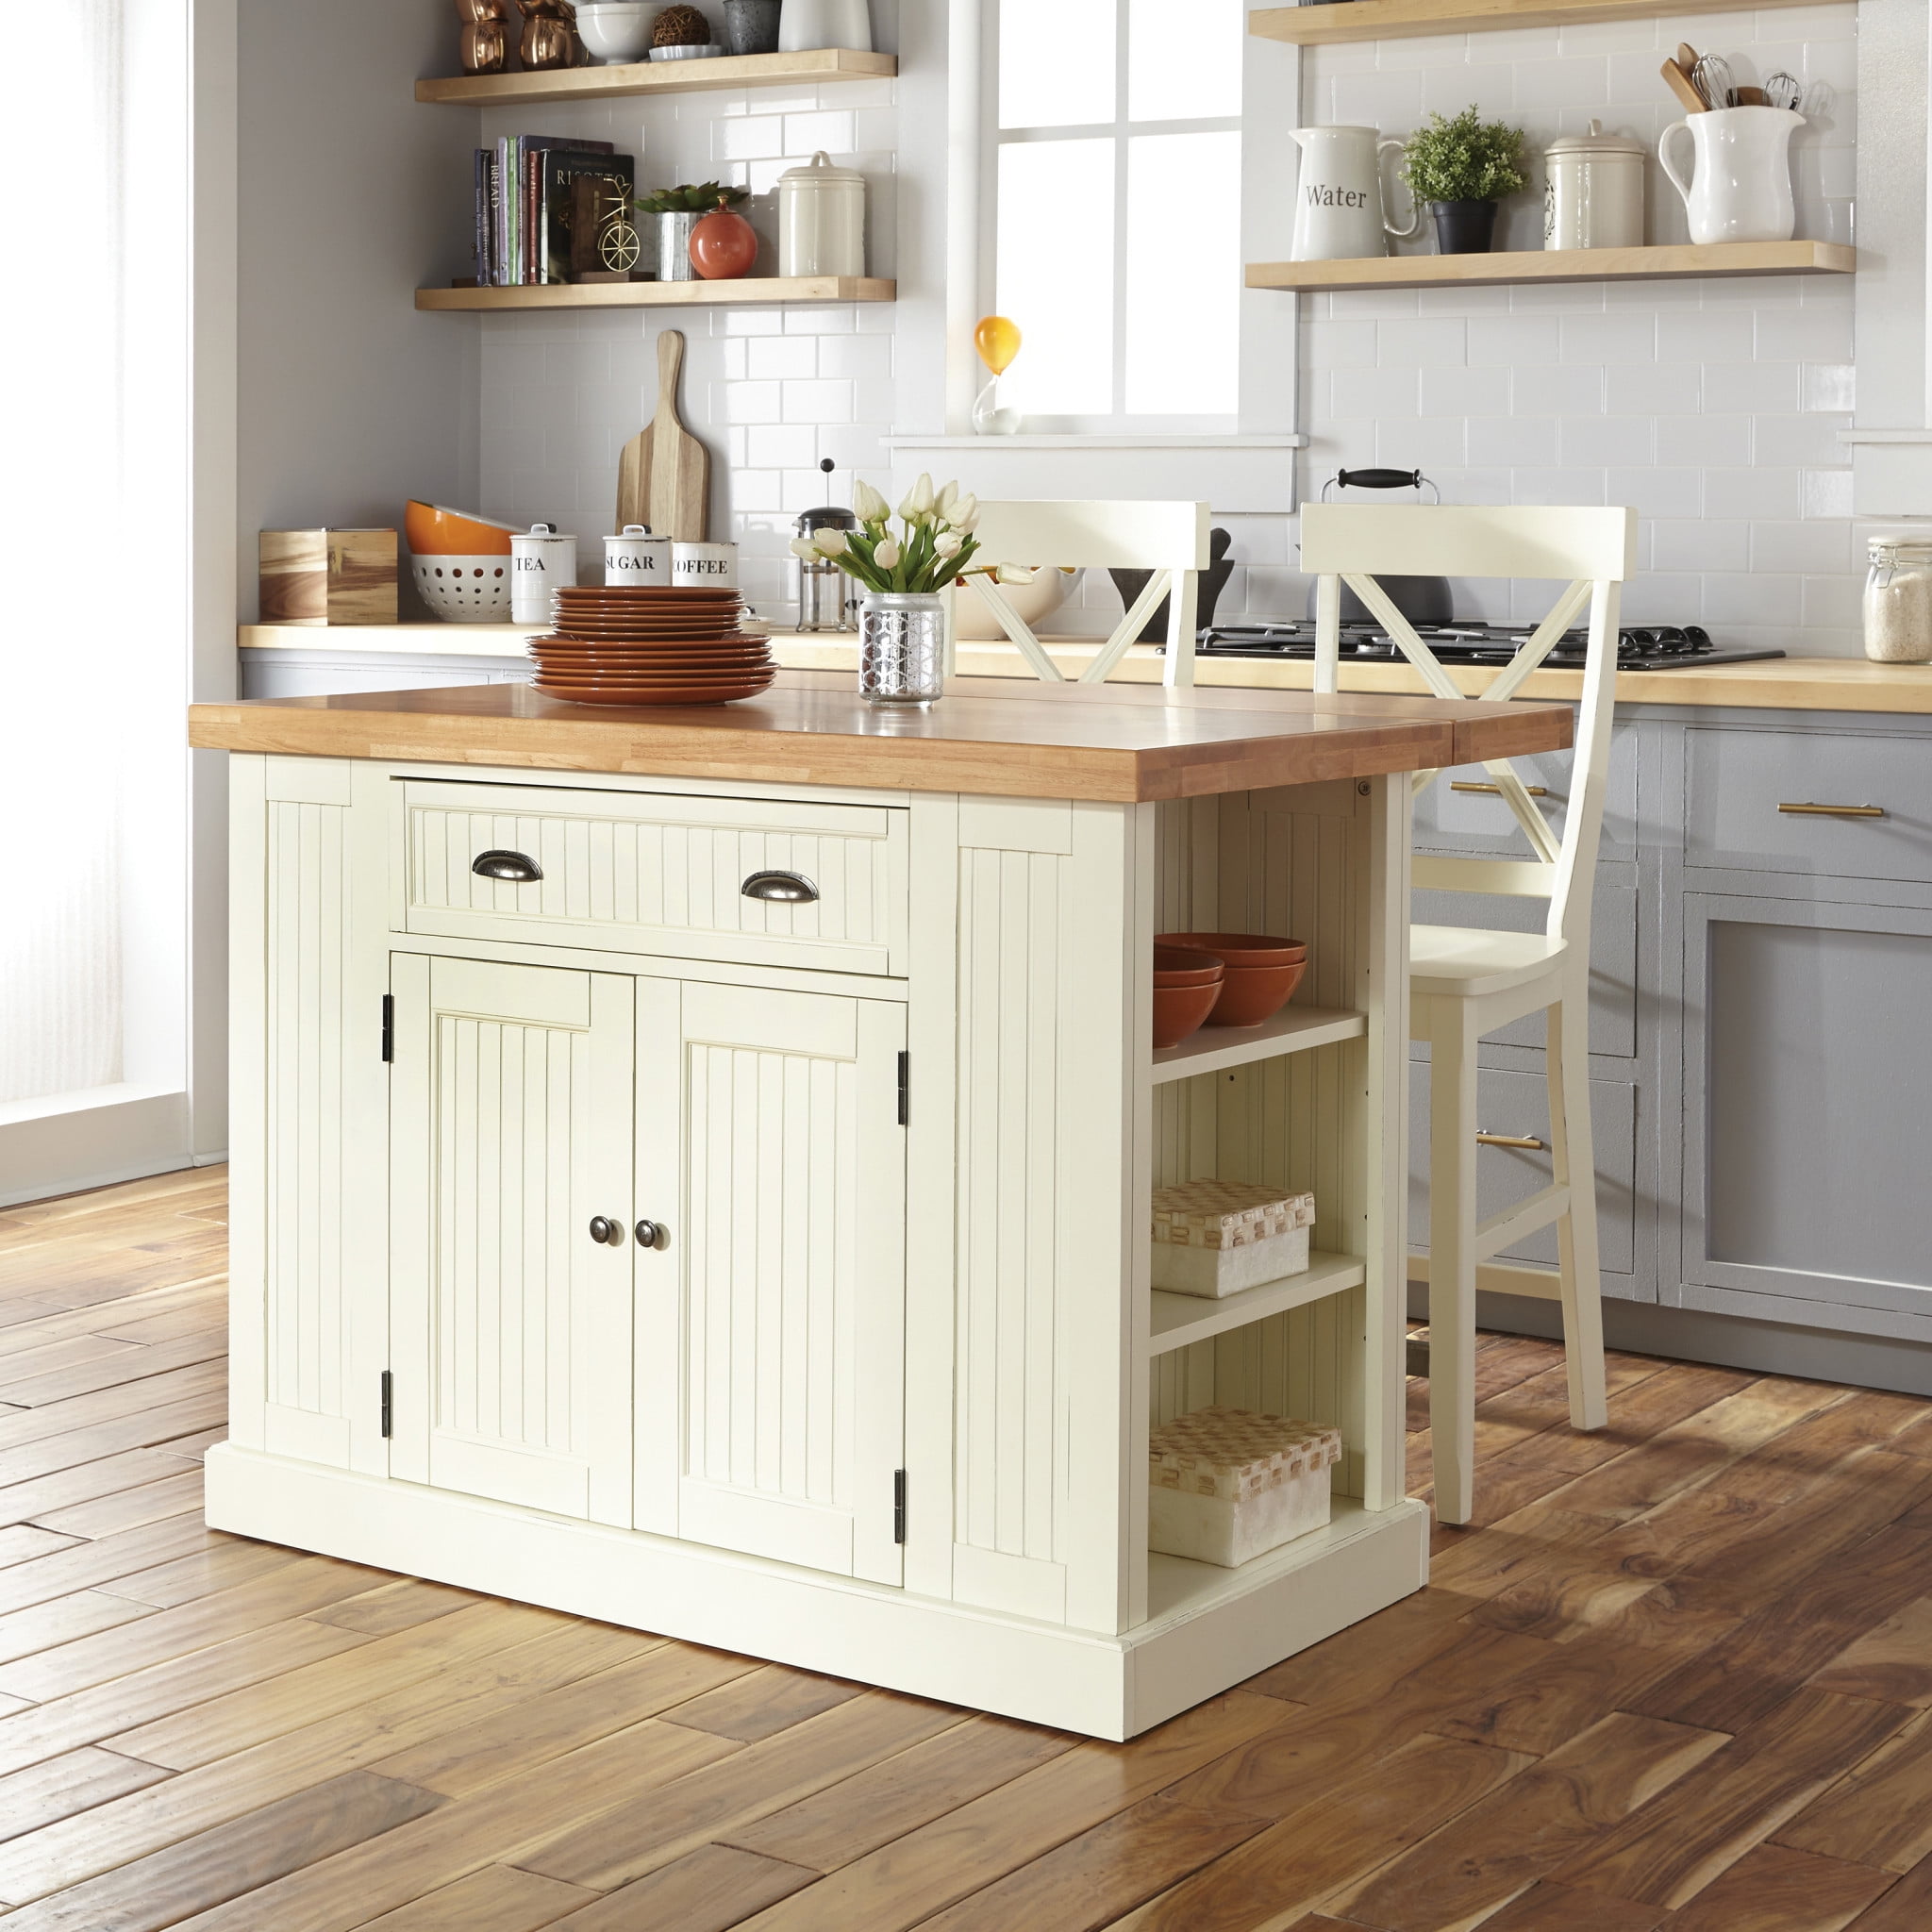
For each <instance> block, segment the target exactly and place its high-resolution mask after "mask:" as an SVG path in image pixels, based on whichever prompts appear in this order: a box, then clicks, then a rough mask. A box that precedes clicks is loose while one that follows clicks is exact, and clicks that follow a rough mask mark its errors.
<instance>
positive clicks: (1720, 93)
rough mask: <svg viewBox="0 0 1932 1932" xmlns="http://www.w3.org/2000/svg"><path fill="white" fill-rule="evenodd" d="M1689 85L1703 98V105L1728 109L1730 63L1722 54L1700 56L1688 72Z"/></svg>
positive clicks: (1730, 85) (1731, 85)
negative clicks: (1689, 72)
mask: <svg viewBox="0 0 1932 1932" xmlns="http://www.w3.org/2000/svg"><path fill="white" fill-rule="evenodd" d="M1691 84H1692V85H1693V86H1694V87H1695V88H1696V90H1697V92H1699V93H1701V94H1702V95H1703V96H1704V99H1705V104H1706V105H1707V107H1710V108H1728V107H1729V106H1730V105H1731V90H1732V88H1733V86H1734V84H1735V83H1734V82H1733V81H1732V78H1731V63H1730V62H1729V61H1728V60H1726V59H1725V58H1724V56H1723V55H1722V54H1700V55H1699V56H1698V57H1697V65H1696V66H1695V67H1693V68H1692V69H1691Z"/></svg>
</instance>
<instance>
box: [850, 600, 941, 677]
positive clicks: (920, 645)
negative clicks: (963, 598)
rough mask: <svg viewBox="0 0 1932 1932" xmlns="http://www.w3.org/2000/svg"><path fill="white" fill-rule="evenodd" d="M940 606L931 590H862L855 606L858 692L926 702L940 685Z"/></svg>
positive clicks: (939, 601)
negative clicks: (859, 600)
mask: <svg viewBox="0 0 1932 1932" xmlns="http://www.w3.org/2000/svg"><path fill="white" fill-rule="evenodd" d="M945 672H946V606H945V600H944V599H943V598H942V597H941V596H940V594H939V593H938V592H937V591H867V592H866V593H865V596H864V598H863V600H862V601H861V602H860V604H859V607H858V694H859V696H860V697H862V698H863V699H864V700H865V701H866V703H867V704H869V705H929V704H931V703H932V702H933V700H934V699H935V698H937V697H939V696H940V695H941V692H942V691H943V690H944V688H945Z"/></svg>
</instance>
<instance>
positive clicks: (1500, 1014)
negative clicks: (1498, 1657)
mask: <svg viewBox="0 0 1932 1932" xmlns="http://www.w3.org/2000/svg"><path fill="white" fill-rule="evenodd" d="M1636 541H1637V512H1636V511H1635V510H1632V509H1618V508H1460V507H1454V508H1452V507H1445V506H1428V507H1421V506H1407V505H1403V506H1396V505H1390V506H1379V505H1373V504H1313V503H1310V504H1305V505H1303V507H1302V510H1301V555H1302V567H1303V569H1304V570H1307V571H1308V572H1309V573H1311V574H1312V575H1315V576H1316V578H1317V580H1318V582H1317V592H1316V644H1315V689H1316V690H1317V691H1335V690H1336V689H1337V688H1338V682H1337V673H1338V668H1339V663H1340V647H1341V586H1342V585H1343V584H1344V583H1345V584H1347V585H1348V587H1349V588H1350V589H1351V590H1352V591H1355V593H1356V595H1357V597H1359V598H1360V599H1361V601H1362V603H1363V604H1364V605H1365V606H1366V607H1367V608H1368V609H1369V610H1370V611H1371V612H1372V613H1373V615H1374V618H1375V620H1376V622H1377V623H1378V624H1379V625H1381V626H1382V627H1383V628H1384V629H1386V630H1387V631H1388V633H1389V635H1390V636H1391V638H1393V639H1394V641H1395V643H1396V645H1397V647H1398V648H1399V649H1400V650H1401V652H1402V654H1403V656H1404V657H1405V658H1407V659H1408V661H1409V662H1410V663H1411V664H1413V665H1414V666H1415V668H1416V670H1417V671H1418V672H1419V673H1420V674H1421V675H1422V677H1423V680H1424V683H1425V684H1427V686H1428V687H1429V689H1430V690H1431V691H1433V692H1434V693H1435V694H1436V695H1437V696H1439V697H1443V698H1455V699H1461V698H1464V697H1472V698H1482V699H1487V700H1491V701H1494V700H1498V699H1503V698H1508V697H1512V696H1514V694H1515V693H1516V692H1517V691H1520V690H1521V689H1522V687H1523V683H1524V679H1525V678H1527V677H1528V675H1529V674H1530V673H1531V672H1532V671H1534V670H1535V669H1536V668H1537V667H1538V666H1539V665H1540V664H1541V663H1542V661H1543V659H1544V658H1546V657H1547V656H1548V655H1549V653H1550V651H1551V650H1552V649H1553V648H1554V647H1555V645H1556V644H1557V641H1558V640H1559V639H1560V638H1561V636H1562V634H1563V633H1564V631H1565V630H1567V629H1568V628H1569V627H1570V626H1571V625H1573V624H1574V623H1575V621H1576V620H1577V618H1578V617H1579V615H1581V613H1582V612H1583V610H1584V609H1585V608H1586V607H1588V608H1589V612H1590V617H1589V625H1590V630H1589V648H1588V652H1587V655H1586V658H1585V661H1584V670H1583V699H1582V703H1581V705H1580V706H1579V707H1578V709H1577V716H1576V743H1575V753H1574V765H1573V768H1572V771H1573V775H1572V779H1571V786H1570V799H1569V808H1568V811H1567V813H1566V815H1565V818H1564V824H1563V833H1562V837H1561V838H1560V839H1558V837H1557V834H1556V832H1555V831H1554V830H1553V829H1552V828H1551V826H1550V824H1549V822H1548V820H1546V819H1545V818H1544V817H1543V815H1542V813H1541V810H1539V809H1538V807H1537V804H1536V801H1535V799H1534V798H1532V797H1531V795H1530V793H1529V791H1528V789H1527V787H1525V786H1524V783H1523V780H1522V779H1521V778H1520V777H1519V776H1518V774H1517V773H1516V770H1515V768H1514V767H1513V766H1512V765H1511V764H1510V762H1509V761H1508V759H1507V758H1497V759H1493V760H1490V761H1487V762H1486V763H1485V765H1484V769H1485V770H1486V771H1487V772H1488V773H1489V774H1490V776H1491V779H1493V780H1494V782H1495V785H1496V789H1497V790H1498V791H1500V792H1501V794H1502V796H1503V797H1504V799H1505V800H1506V801H1507V804H1508V806H1509V808H1510V810H1511V812H1512V813H1513V814H1514V815H1515V818H1516V821H1517V824H1519V825H1520V826H1521V827H1522V828H1523V831H1524V835H1525V837H1527V839H1528V841H1529V843H1530V848H1531V850H1532V851H1533V852H1534V854H1535V855H1536V856H1535V857H1534V858H1531V859H1527V860H1516V859H1507V860H1501V859H1476V858H1432V857H1426V856H1424V857H1418V858H1416V860H1415V862H1414V883H1415V884H1416V885H1417V886H1423V887H1429V888H1432V889H1435V890H1437V891H1460V892H1484V893H1493V894H1507V895H1512V896H1514V895H1524V896H1529V897H1534V898H1543V899H1547V900H1548V901H1549V916H1548V918H1547V920H1546V921H1545V923H1544V927H1543V930H1542V932H1541V933H1517V932H1494V931H1489V930H1484V929H1479V928H1466V927H1462V926H1450V925H1414V926H1411V927H1410V930H1409V950H1410V965H1409V994H1410V1014H1409V1037H1410V1038H1411V1039H1413V1040H1426V1041H1428V1042H1429V1057H1430V1067H1429V1253H1428V1255H1427V1257H1422V1256H1412V1257H1410V1262H1409V1274H1410V1276H1411V1278H1417V1277H1420V1276H1423V1275H1424V1274H1425V1275H1426V1278H1427V1281H1428V1284H1429V1429H1430V1442H1431V1448H1432V1453H1433V1456H1434V1460H1435V1477H1436V1515H1437V1518H1438V1520H1439V1521H1441V1522H1443V1523H1467V1522H1468V1521H1469V1519H1470V1515H1471V1513H1472V1511H1473V1509H1474V1473H1475V1472H1474V1462H1475V1291H1476V1289H1477V1287H1478V1286H1480V1285H1484V1273H1485V1268H1484V1264H1485V1263H1489V1262H1491V1260H1492V1257H1495V1256H1496V1255H1498V1254H1500V1253H1501V1252H1502V1250H1503V1249H1505V1248H1507V1247H1508V1246H1509V1245H1511V1243H1513V1242H1515V1241H1521V1240H1522V1239H1523V1238H1524V1236H1525V1235H1528V1234H1533V1233H1535V1232H1536V1231H1537V1230H1539V1229H1541V1228H1544V1227H1548V1226H1549V1225H1550V1224H1552V1223H1554V1224H1556V1228H1557V1256H1558V1266H1557V1271H1556V1273H1555V1274H1550V1272H1549V1271H1548V1270H1531V1269H1526V1268H1523V1267H1519V1266H1515V1265H1511V1266H1510V1267H1509V1268H1508V1269H1507V1276H1504V1275H1502V1274H1498V1275H1494V1276H1492V1277H1491V1278H1492V1279H1494V1280H1495V1281H1496V1284H1497V1285H1498V1286H1505V1287H1507V1291H1508V1292H1510V1293H1514V1294H1524V1293H1543V1294H1546V1295H1548V1296H1550V1297H1551V1298H1553V1299H1556V1300H1558V1301H1560V1302H1561V1304H1562V1308H1563V1351H1564V1359H1565V1362H1566V1365H1567V1367H1568V1371H1569V1384H1570V1421H1571V1424H1572V1426H1573V1427H1575V1428H1578V1429H1599V1428H1601V1427H1603V1425H1604V1422H1605V1420H1606V1406H1605V1391H1604V1340H1603V1310H1602V1284H1601V1281H1600V1279H1599V1276H1598V1270H1597V1229H1596V1169H1595V1163H1594V1160H1593V1159H1592V1157H1591V1132H1590V913H1591V883H1592V879H1593V876H1594V874H1595V871H1596V856H1597V844H1598V838H1599V834H1600V831H1601V829H1602V824H1603V808H1604V790H1605V785H1606V782H1607V774H1608V769H1609V752H1610V721H1611V714H1612V712H1613V710H1614V708H1615V703H1616V668H1617V613H1618V604H1619V599H1620V597H1621V593H1622V585H1623V583H1624V579H1625V578H1627V577H1629V576H1630V575H1633V573H1634V571H1635V568H1636ZM1377 571H1381V572H1383V573H1386V574H1390V575H1394V574H1401V575H1441V576H1451V577H1471V576H1475V577H1556V578H1559V579H1565V580H1567V581H1568V585H1569V588H1568V589H1567V590H1565V591H1563V593H1562V595H1561V596H1559V597H1558V598H1557V602H1556V605H1555V607H1554V608H1552V609H1551V611H1550V614H1549V615H1548V616H1547V617H1546V618H1544V619H1543V621H1542V623H1541V625H1538V627H1537V629H1536V630H1535V632H1534V633H1533V634H1532V635H1531V636H1530V637H1529V639H1528V640H1527V641H1525V642H1524V645H1523V646H1522V648H1521V649H1520V650H1519V651H1518V652H1517V654H1516V656H1515V658H1513V659H1512V660H1511V661H1510V663H1509V664H1507V666H1506V667H1505V668H1504V669H1503V670H1502V671H1500V672H1498V673H1497V675H1495V677H1494V679H1493V680H1492V681H1491V683H1490V684H1489V685H1488V686H1487V687H1486V688H1485V689H1483V690H1481V691H1468V692H1465V691H1461V690H1460V689H1459V688H1458V687H1457V684H1456V682H1455V680H1454V679H1453V678H1451V676H1450V675H1449V674H1448V673H1447V672H1446V671H1445V670H1444V669H1443V668H1442V666H1441V663H1440V662H1439V661H1438V660H1437V658H1436V657H1435V655H1434V654H1433V653H1432V652H1431V651H1430V650H1429V648H1428V646H1427V645H1426V644H1424V642H1423V641H1422V640H1421V639H1420V638H1418V637H1417V636H1416V634H1415V632H1414V630H1413V629H1412V628H1411V627H1410V625H1408V624H1407V622H1406V621H1405V620H1404V618H1403V617H1402V615H1401V613H1400V612H1399V611H1398V610H1397V609H1396V608H1395V607H1394V606H1393V604H1391V602H1390V600H1389V597H1388V595H1387V593H1386V592H1385V591H1383V589H1382V587H1381V586H1380V585H1379V584H1378V583H1376V581H1375V573H1376V572H1377ZM1438 775H1439V774H1437V773H1434V772H1424V773H1420V774H1417V779H1416V789H1417V790H1418V791H1421V790H1422V789H1423V788H1424V786H1426V785H1428V784H1429V783H1431V782H1432V781H1433V780H1434V779H1435V778H1436V777H1437V776H1438ZM1539 1009H1541V1010H1542V1011H1543V1012H1544V1013H1545V1015H1546V1019H1545V1024H1546V1026H1547V1028H1548V1048H1547V1054H1546V1067H1547V1073H1548V1078H1549V1096H1550V1150H1549V1151H1550V1165H1551V1178H1550V1185H1549V1186H1548V1187H1546V1188H1543V1189H1541V1190H1540V1191H1538V1192H1536V1193H1534V1194H1532V1195H1531V1196H1530V1197H1529V1199H1528V1200H1526V1201H1524V1202H1521V1203H1519V1204H1518V1205H1517V1206H1516V1207H1514V1208H1507V1209H1506V1210H1504V1211H1503V1212H1501V1213H1498V1214H1491V1215H1489V1216H1487V1217H1485V1218H1483V1219H1481V1220H1478V1219H1477V1216H1476V1157H1477V1152H1478V1148H1477V1142H1476V1134H1477V1131H1478V1128H1477V1122H1476V1043H1477V1041H1480V1040H1481V1039H1482V1037H1483V1036H1484V1035H1485V1034H1487V1033H1492V1032H1494V1031H1495V1030H1496V1029H1497V1028H1498V1027H1501V1026H1507V1025H1508V1024H1510V1022H1511V1021H1514V1020H1518V1019H1521V1018H1522V1017H1523V1016H1524V1015H1525V1014H1527V1013H1533V1012H1536V1011H1538V1010H1539ZM1539 1276H1541V1277H1542V1283H1543V1284H1545V1285H1540V1284H1539V1280H1538V1277H1539Z"/></svg>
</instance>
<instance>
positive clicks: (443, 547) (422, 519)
mask: <svg viewBox="0 0 1932 1932" xmlns="http://www.w3.org/2000/svg"><path fill="white" fill-rule="evenodd" d="M403 534H404V536H405V537H407V538H408V543H409V552H410V555H411V556H414V557H508V555H509V540H510V539H511V538H512V537H514V536H520V535H521V534H522V531H521V529H520V528H519V526H518V525H515V524H499V523H498V522H497V521H496V520H495V519H494V518H493V517H473V516H472V515H470V513H469V512H468V511H467V510H460V509H444V508H442V506H441V504H435V503H418V502H417V501H416V500H415V499H414V498H413V497H412V498H411V499H410V500H409V504H408V508H406V509H405V510H404V511H403Z"/></svg>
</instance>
